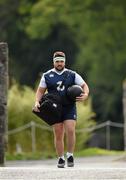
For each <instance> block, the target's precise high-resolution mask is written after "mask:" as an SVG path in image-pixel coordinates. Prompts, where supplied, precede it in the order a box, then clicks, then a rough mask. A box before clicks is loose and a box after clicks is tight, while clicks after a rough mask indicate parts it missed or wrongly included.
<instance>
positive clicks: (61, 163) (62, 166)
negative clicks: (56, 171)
mask: <svg viewBox="0 0 126 180" xmlns="http://www.w3.org/2000/svg"><path fill="white" fill-rule="evenodd" d="M64 166H65V160H63V159H62V158H59V161H58V164H57V167H58V168H64Z"/></svg>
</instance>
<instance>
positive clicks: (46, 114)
mask: <svg viewBox="0 0 126 180" xmlns="http://www.w3.org/2000/svg"><path fill="white" fill-rule="evenodd" d="M39 110H40V112H35V111H34V109H32V112H33V113H34V114H36V115H37V116H38V117H40V118H41V119H42V120H43V121H45V122H46V123H47V124H49V125H53V124H55V123H59V122H60V120H61V114H62V102H61V97H60V96H59V95H57V94H52V93H47V94H44V95H43V97H42V99H41V101H40V108H39Z"/></svg>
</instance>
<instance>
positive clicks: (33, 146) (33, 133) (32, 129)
mask: <svg viewBox="0 0 126 180" xmlns="http://www.w3.org/2000/svg"><path fill="white" fill-rule="evenodd" d="M35 128H36V127H35V122H34V121H31V137H32V152H36V136H35V133H36V132H35Z"/></svg>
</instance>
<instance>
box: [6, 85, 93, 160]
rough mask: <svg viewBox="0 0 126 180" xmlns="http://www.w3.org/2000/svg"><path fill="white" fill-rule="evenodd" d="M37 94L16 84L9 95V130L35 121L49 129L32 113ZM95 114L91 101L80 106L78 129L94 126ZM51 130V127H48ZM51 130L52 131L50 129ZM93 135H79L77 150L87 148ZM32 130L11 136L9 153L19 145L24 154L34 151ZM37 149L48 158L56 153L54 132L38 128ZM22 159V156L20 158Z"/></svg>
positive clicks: (85, 132)
mask: <svg viewBox="0 0 126 180" xmlns="http://www.w3.org/2000/svg"><path fill="white" fill-rule="evenodd" d="M34 98H35V92H34V91H33V90H32V89H31V88H29V87H27V86H19V85H17V84H14V85H13V86H12V87H11V88H10V90H9V95H8V119H9V130H12V129H15V128H18V127H21V126H23V125H26V124H27V123H29V122H31V121H34V122H36V123H38V124H40V125H42V126H43V127H48V125H46V124H45V123H44V121H41V120H40V119H39V118H37V116H35V115H34V114H33V113H32V106H33V104H34ZM92 116H94V113H93V112H92V109H91V103H90V101H89V102H88V101H87V103H86V104H85V105H84V104H81V103H80V104H78V122H77V129H81V128H88V127H90V126H92V125H94V124H95V123H94V121H93V120H92ZM48 128H49V127H48ZM50 130H51V129H50ZM90 135H91V133H89V132H87V131H83V132H79V133H77V145H76V148H77V149H79V150H81V149H83V147H84V146H85V143H86V141H87V140H88V139H89V137H90ZM31 140H32V139H31V128H30V127H29V128H28V129H26V130H23V131H21V132H18V133H15V134H10V135H9V144H8V151H9V152H12V153H14V152H15V150H16V146H17V144H19V145H20V146H21V148H22V150H23V152H30V151H32V147H31V144H32V142H31ZM36 149H37V151H39V152H41V151H42V152H43V154H44V153H46V152H48V153H47V154H48V156H51V154H52V153H53V154H54V153H55V149H54V144H53V132H52V131H48V129H47V128H46V129H45V130H44V129H43V130H42V129H39V128H36ZM19 158H20V156H19Z"/></svg>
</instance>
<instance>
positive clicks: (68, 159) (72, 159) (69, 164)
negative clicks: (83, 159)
mask: <svg viewBox="0 0 126 180" xmlns="http://www.w3.org/2000/svg"><path fill="white" fill-rule="evenodd" d="M67 166H68V167H73V166H74V158H73V156H70V157H69V158H67Z"/></svg>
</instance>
